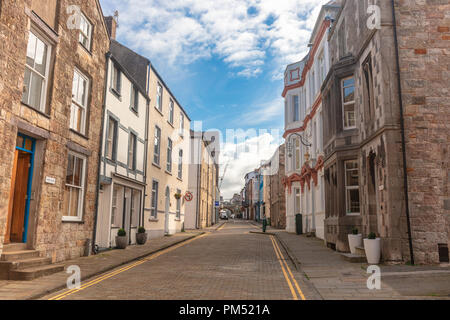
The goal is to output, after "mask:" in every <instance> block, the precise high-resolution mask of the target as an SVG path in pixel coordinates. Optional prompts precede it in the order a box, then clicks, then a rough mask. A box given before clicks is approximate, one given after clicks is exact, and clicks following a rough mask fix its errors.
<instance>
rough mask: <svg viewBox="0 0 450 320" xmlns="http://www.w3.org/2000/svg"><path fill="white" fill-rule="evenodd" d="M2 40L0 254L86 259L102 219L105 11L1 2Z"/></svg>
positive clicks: (52, 2)
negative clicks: (99, 191)
mask: <svg viewBox="0 0 450 320" xmlns="http://www.w3.org/2000/svg"><path fill="white" fill-rule="evenodd" d="M0 40H1V41H0V70H1V71H0V155H1V156H0V158H1V163H0V177H1V178H0V252H1V251H2V250H3V253H2V254H3V255H7V254H8V253H9V252H10V251H18V250H23V251H22V252H24V254H26V255H27V256H28V257H31V256H36V255H40V257H41V258H42V259H48V260H47V261H49V262H59V261H63V260H66V259H71V258H76V257H79V256H81V255H84V254H85V253H88V251H89V250H85V249H86V248H85V246H86V245H89V241H91V240H92V238H93V230H94V219H95V212H96V194H97V192H96V191H97V183H98V164H99V159H98V151H99V146H100V140H101V119H102V106H103V98H104V82H105V66H106V60H105V54H106V52H107V51H108V49H109V37H108V33H107V30H106V26H105V22H104V20H103V14H102V10H101V8H100V5H99V3H98V1H96V0H90V1H81V0H71V1H66V0H61V1H56V0H49V1H38V0H19V1H18V0H14V1H13V0H3V1H1V4H0ZM87 239H88V240H89V241H87ZM26 251H28V253H27V252H26ZM19 258H20V257H19ZM39 263H43V261H40V262H39ZM48 270H50V269H48ZM26 272H27V270H26V269H25V270H22V271H21V273H22V276H24V278H29V277H33V275H31V274H29V275H25V274H26ZM19 273H20V272H16V273H15V274H16V275H18V274H19Z"/></svg>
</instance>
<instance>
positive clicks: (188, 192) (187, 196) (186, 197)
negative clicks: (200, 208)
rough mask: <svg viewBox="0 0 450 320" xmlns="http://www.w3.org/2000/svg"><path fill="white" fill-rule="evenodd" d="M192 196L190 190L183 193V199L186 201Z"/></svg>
mask: <svg viewBox="0 0 450 320" xmlns="http://www.w3.org/2000/svg"><path fill="white" fill-rule="evenodd" d="M193 198H194V196H193V195H192V193H191V192H190V191H187V192H186V194H185V195H184V200H186V201H192V199H193Z"/></svg>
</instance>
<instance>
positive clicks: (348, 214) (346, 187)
mask: <svg viewBox="0 0 450 320" xmlns="http://www.w3.org/2000/svg"><path fill="white" fill-rule="evenodd" d="M349 162H352V163H356V164H357V166H358V167H357V169H347V163H349ZM347 171H357V172H358V185H357V186H349V185H348V181H347ZM344 175H345V177H344V183H345V214H346V215H347V216H359V215H361V201H360V199H359V200H358V201H359V209H360V212H349V208H348V207H347V205H348V192H347V191H348V190H358V194H359V195H360V192H359V191H360V190H359V163H358V160H347V161H344Z"/></svg>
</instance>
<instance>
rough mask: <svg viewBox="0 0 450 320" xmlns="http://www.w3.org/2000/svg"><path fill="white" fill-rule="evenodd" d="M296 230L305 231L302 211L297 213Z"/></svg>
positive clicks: (300, 232) (298, 231)
mask: <svg viewBox="0 0 450 320" xmlns="http://www.w3.org/2000/svg"><path fill="white" fill-rule="evenodd" d="M295 230H296V232H297V234H302V233H303V219H302V215H301V214H300V213H298V214H296V215H295Z"/></svg>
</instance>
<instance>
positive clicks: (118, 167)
mask: <svg viewBox="0 0 450 320" xmlns="http://www.w3.org/2000/svg"><path fill="white" fill-rule="evenodd" d="M131 61H133V63H132V64H133V65H136V66H139V68H136V69H135V70H134V71H129V70H127V66H126V65H128V63H130V62H131ZM107 66H108V72H107V75H108V77H107V84H106V96H105V108H104V115H103V141H102V149H101V162H100V192H99V203H98V214H97V228H96V244H97V245H98V246H99V247H100V248H110V247H115V237H116V235H117V231H118V230H119V229H120V228H123V229H125V231H126V233H127V236H128V238H129V244H134V243H135V242H136V232H137V229H138V227H139V226H142V225H143V201H144V195H145V183H146V173H145V171H146V165H145V164H146V160H147V148H146V146H147V144H146V140H147V119H148V106H149V98H148V96H147V94H146V81H145V80H146V79H147V76H148V68H149V62H148V60H146V59H144V58H142V57H140V56H138V55H136V54H135V53H134V52H132V51H131V50H129V49H128V48H126V47H124V46H122V45H120V44H119V43H117V42H116V41H114V40H112V41H111V47H110V53H109V54H108V59H107ZM138 79H139V80H138Z"/></svg>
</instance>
